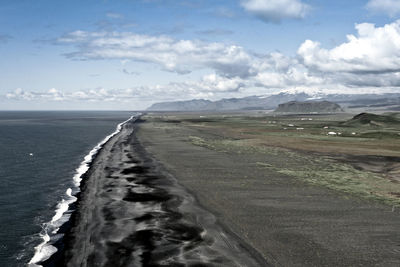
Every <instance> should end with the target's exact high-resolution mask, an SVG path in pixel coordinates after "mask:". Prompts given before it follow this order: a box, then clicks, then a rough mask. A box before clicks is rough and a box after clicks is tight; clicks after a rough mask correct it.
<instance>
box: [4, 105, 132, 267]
mask: <svg viewBox="0 0 400 267" xmlns="http://www.w3.org/2000/svg"><path fill="white" fill-rule="evenodd" d="M133 114H134V113H133V112H6V111H3V112H0V266H25V265H26V264H27V263H28V262H29V260H30V259H31V258H32V256H33V255H34V247H35V246H37V245H38V244H40V243H41V242H42V241H43V239H42V238H41V236H40V233H41V232H42V233H43V229H42V228H43V226H44V225H45V223H46V222H49V221H50V220H51V219H52V218H53V216H54V215H55V210H56V209H57V205H58V203H59V202H60V201H61V200H62V199H63V198H64V197H65V192H66V190H67V188H71V187H73V180H72V177H73V176H74V174H75V173H76V168H78V167H79V165H80V163H81V162H82V160H83V158H84V156H85V155H87V154H88V153H89V151H91V150H92V149H93V147H94V146H96V145H97V144H98V143H99V142H101V141H102V140H103V139H104V138H105V137H106V136H107V135H109V134H110V133H112V132H114V131H115V129H116V127H117V125H118V124H119V123H120V122H122V121H125V120H126V119H128V118H129V117H130V116H132V115H133Z"/></svg>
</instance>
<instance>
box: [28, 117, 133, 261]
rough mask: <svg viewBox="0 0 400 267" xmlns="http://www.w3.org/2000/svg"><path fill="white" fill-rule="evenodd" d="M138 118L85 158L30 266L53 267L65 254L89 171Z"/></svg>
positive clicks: (93, 149)
mask: <svg viewBox="0 0 400 267" xmlns="http://www.w3.org/2000/svg"><path fill="white" fill-rule="evenodd" d="M137 117H138V116H131V117H130V118H129V119H127V120H125V121H123V122H121V123H119V124H118V125H117V127H116V129H115V131H114V132H112V133H111V134H109V135H107V136H106V137H105V138H103V140H102V141H100V142H99V143H98V144H97V145H96V146H94V147H93V148H92V149H91V150H90V151H89V153H88V154H87V155H86V156H85V157H84V159H83V161H82V162H81V163H80V165H79V166H78V168H76V170H75V174H74V176H73V177H72V180H73V184H74V187H70V188H68V189H67V190H66V192H65V196H64V197H63V198H62V200H61V201H60V202H59V203H58V204H57V208H56V210H55V215H54V216H53V217H52V219H51V220H50V221H49V222H46V223H44V226H43V230H42V231H43V232H42V233H40V236H41V238H42V239H43V241H42V242H41V243H40V244H38V245H37V246H36V247H35V248H34V249H35V253H34V255H33V256H32V258H31V259H30V261H29V263H28V266H32V267H34V266H42V265H45V266H47V264H50V265H49V266H53V265H52V262H53V261H54V259H58V258H59V257H60V255H61V254H62V253H63V249H64V239H65V234H66V233H68V231H69V229H70V227H71V222H72V220H73V218H72V217H73V215H74V213H75V211H76V205H77V203H76V202H77V201H79V198H80V194H81V186H82V184H83V183H84V182H85V177H86V175H87V173H88V171H89V170H90V168H91V166H92V165H93V162H94V161H95V159H96V157H97V156H98V154H99V153H100V151H101V150H102V149H103V147H104V146H105V145H106V144H107V142H108V141H109V140H110V139H112V138H113V137H114V136H116V135H117V134H118V133H120V131H121V129H122V127H123V125H124V124H126V123H127V122H129V121H131V120H134V119H136V118H137Z"/></svg>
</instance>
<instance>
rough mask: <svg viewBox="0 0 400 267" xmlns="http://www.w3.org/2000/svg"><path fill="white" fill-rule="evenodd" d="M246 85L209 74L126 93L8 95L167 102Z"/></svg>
mask: <svg viewBox="0 0 400 267" xmlns="http://www.w3.org/2000/svg"><path fill="white" fill-rule="evenodd" d="M244 84H245V81H244V80H242V79H241V78H239V77H235V78H227V77H222V76H218V75H217V74H208V75H205V76H203V77H202V78H201V79H200V80H198V81H186V82H171V83H168V84H166V85H155V86H136V87H131V88H123V89H105V88H95V89H88V90H76V91H69V92H63V91H60V90H57V89H55V88H52V89H50V90H48V91H44V92H42V91H25V90H23V89H21V88H18V89H15V90H14V91H13V92H9V93H7V94H6V97H7V98H8V99H12V100H25V101H35V100H48V101H74V102H77V101H78V102H79V101H89V102H104V101H106V102H131V101H135V100H140V101H143V100H145V101H148V100H151V101H155V100H165V99H177V98H182V99H191V98H212V97H213V96H215V95H217V94H219V93H222V94H224V93H229V92H238V91H239V90H240V89H241V88H242V87H243V86H244Z"/></svg>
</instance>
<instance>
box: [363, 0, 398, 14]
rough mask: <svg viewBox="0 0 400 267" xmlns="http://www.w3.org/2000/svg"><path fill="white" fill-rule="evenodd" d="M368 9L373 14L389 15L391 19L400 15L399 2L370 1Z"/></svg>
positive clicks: (391, 0)
mask: <svg viewBox="0 0 400 267" xmlns="http://www.w3.org/2000/svg"><path fill="white" fill-rule="evenodd" d="M366 7H367V9H369V10H371V11H373V12H377V13H385V14H388V15H389V16H390V17H394V16H396V15H398V14H399V13H400V1H399V0H370V1H369V2H368V3H367V6H366Z"/></svg>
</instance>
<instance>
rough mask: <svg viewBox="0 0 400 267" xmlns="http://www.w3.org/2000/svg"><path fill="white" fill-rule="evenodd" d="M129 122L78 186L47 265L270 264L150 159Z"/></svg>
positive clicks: (135, 124) (103, 150) (105, 147)
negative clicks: (60, 243) (74, 203)
mask: <svg viewBox="0 0 400 267" xmlns="http://www.w3.org/2000/svg"><path fill="white" fill-rule="evenodd" d="M137 125H138V123H137V122H136V123H133V122H129V123H127V124H125V125H124V127H123V129H122V131H121V132H120V133H119V134H118V135H117V136H115V137H113V138H112V139H111V140H110V141H109V142H108V143H107V144H106V145H105V146H104V147H103V148H102V149H101V151H100V152H99V154H98V155H97V157H96V159H95V160H94V162H93V164H92V166H91V168H90V170H89V172H88V173H87V175H86V177H85V178H84V182H83V183H82V186H81V187H82V188H81V189H82V191H81V193H80V196H79V201H78V203H77V207H76V212H75V213H74V215H73V216H72V218H71V222H70V227H71V228H70V229H69V230H67V233H66V235H65V238H64V244H65V245H64V246H65V247H64V250H62V251H60V252H59V253H58V254H56V255H54V256H53V257H52V258H51V259H49V260H48V261H47V262H45V264H44V266H267V263H266V262H265V260H264V259H263V257H262V256H261V255H259V254H258V252H256V250H254V249H252V248H250V247H249V246H248V245H247V244H245V243H243V242H242V241H241V239H240V238H238V237H236V236H235V235H234V234H233V233H230V232H229V231H226V230H224V229H223V228H222V227H221V226H220V225H219V224H218V223H217V221H216V217H215V216H214V215H212V214H211V213H210V212H208V211H207V210H205V209H204V208H202V207H200V206H199V205H198V204H197V203H196V200H195V199H194V198H193V196H192V195H191V194H189V193H188V192H187V191H186V190H185V189H184V188H183V187H181V186H180V185H178V184H177V183H176V181H175V178H174V177H172V176H171V175H170V174H169V173H168V172H166V171H165V170H164V169H163V167H162V166H161V165H159V164H158V163H157V162H155V161H154V160H152V159H151V158H150V157H149V156H148V154H147V152H146V151H145V150H144V148H143V146H142V145H141V144H140V143H139V142H138V141H137V138H136V136H135V131H136V127H137Z"/></svg>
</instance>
